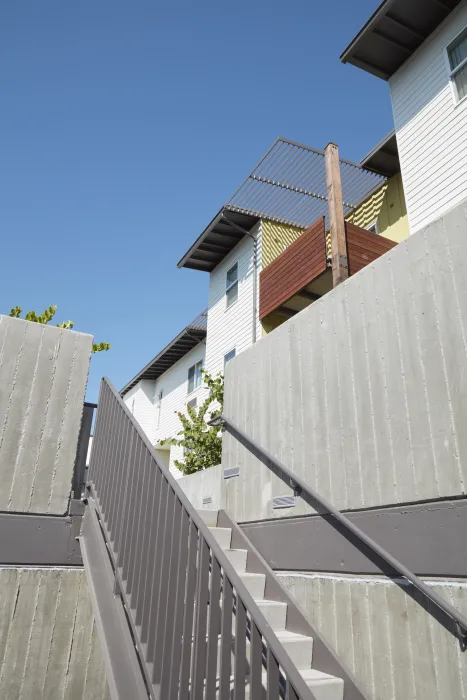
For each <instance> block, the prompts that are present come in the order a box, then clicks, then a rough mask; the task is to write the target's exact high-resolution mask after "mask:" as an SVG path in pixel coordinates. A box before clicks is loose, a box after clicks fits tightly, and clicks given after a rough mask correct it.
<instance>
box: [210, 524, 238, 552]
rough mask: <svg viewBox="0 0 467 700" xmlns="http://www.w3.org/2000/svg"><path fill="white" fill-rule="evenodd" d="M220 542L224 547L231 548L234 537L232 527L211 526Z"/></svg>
mask: <svg viewBox="0 0 467 700" xmlns="http://www.w3.org/2000/svg"><path fill="white" fill-rule="evenodd" d="M209 529H210V530H211V532H212V534H213V535H214V537H215V538H216V540H217V541H218V543H219V544H220V546H221V548H222V549H230V542H231V539H232V528H230V527H210V528H209Z"/></svg>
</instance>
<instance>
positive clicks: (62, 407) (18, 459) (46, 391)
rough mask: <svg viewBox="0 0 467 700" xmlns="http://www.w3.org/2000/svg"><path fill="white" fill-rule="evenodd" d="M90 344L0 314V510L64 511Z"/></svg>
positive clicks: (65, 332) (88, 338) (87, 340)
mask: <svg viewBox="0 0 467 700" xmlns="http://www.w3.org/2000/svg"><path fill="white" fill-rule="evenodd" d="M91 346H92V337H91V336H90V335H85V334H83V333H75V332H74V331H69V330H63V329H61V328H56V327H52V326H45V325H41V324H38V323H31V322H28V321H23V320H20V319H16V318H9V317H7V316H0V511H16V512H18V511H20V512H29V513H51V514H63V513H65V512H66V509H67V505H68V500H69V497H70V489H71V480H72V475H73V467H74V461H75V455H76V446H77V442H78V435H79V429H80V423H81V414H82V410H83V401H84V395H85V390H86V382H87V376H88V370H89V359H90V355H91Z"/></svg>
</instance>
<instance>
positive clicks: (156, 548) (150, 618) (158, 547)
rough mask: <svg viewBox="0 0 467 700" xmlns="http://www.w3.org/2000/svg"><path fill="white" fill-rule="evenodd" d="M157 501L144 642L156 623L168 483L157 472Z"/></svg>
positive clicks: (143, 633) (145, 613) (146, 602)
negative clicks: (158, 477)
mask: <svg viewBox="0 0 467 700" xmlns="http://www.w3.org/2000/svg"><path fill="white" fill-rule="evenodd" d="M158 476H160V479H159V482H158V486H159V501H158V507H157V513H156V516H157V519H156V526H155V528H154V531H153V533H152V538H151V542H150V549H149V552H148V555H149V556H150V557H151V562H152V566H151V567H150V570H149V578H148V582H147V586H146V593H145V603H144V615H143V619H142V621H141V641H142V642H143V643H146V642H147V641H148V640H149V639H151V637H152V635H153V634H154V625H155V623H156V620H155V615H156V605H157V596H158V594H159V584H160V560H161V553H162V541H163V537H164V523H165V513H166V508H167V489H168V484H167V481H166V478H165V476H164V475H163V474H162V473H161V472H159V475H158Z"/></svg>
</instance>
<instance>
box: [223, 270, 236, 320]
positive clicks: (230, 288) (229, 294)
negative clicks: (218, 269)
mask: <svg viewBox="0 0 467 700" xmlns="http://www.w3.org/2000/svg"><path fill="white" fill-rule="evenodd" d="M225 296H226V298H227V304H226V308H227V309H228V308H229V306H232V304H235V302H236V301H237V299H238V263H235V265H232V267H231V268H230V270H228V271H227V277H226V280H225Z"/></svg>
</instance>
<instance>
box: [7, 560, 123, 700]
mask: <svg viewBox="0 0 467 700" xmlns="http://www.w3.org/2000/svg"><path fill="white" fill-rule="evenodd" d="M0 590H1V595H0V697H1V698H2V700H18V698H33V699H34V700H107V699H108V698H110V696H109V693H108V688H107V681H106V677H105V672H104V664H103V660H102V655H101V650H100V646H99V641H98V638H97V633H96V627H95V623H94V616H93V611H92V607H91V601H90V597H89V593H88V589H87V584H86V578H85V574H84V571H83V570H82V569H74V570H71V569H50V568H49V569H47V568H44V569H20V568H14V569H9V568H5V569H0Z"/></svg>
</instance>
